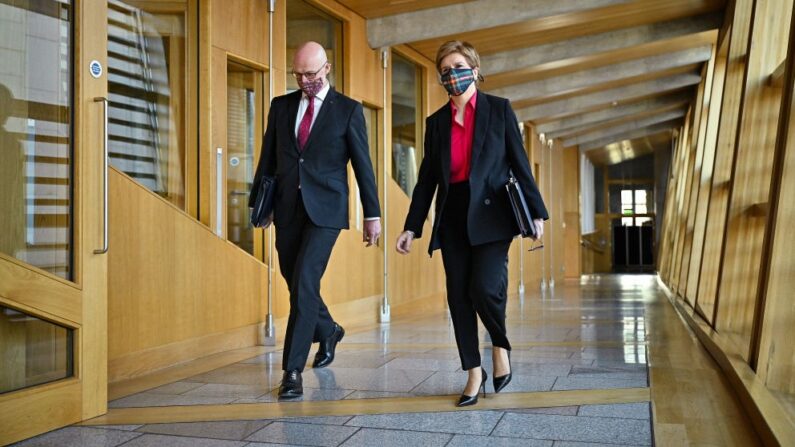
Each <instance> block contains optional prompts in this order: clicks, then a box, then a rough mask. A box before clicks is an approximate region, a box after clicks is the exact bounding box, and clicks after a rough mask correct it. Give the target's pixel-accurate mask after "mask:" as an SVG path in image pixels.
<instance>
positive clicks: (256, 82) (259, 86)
mask: <svg viewBox="0 0 795 447" xmlns="http://www.w3.org/2000/svg"><path fill="white" fill-rule="evenodd" d="M264 78H265V76H264V75H263V73H262V72H261V71H257V70H254V69H251V68H249V67H247V66H245V65H241V64H238V63H235V62H229V63H228V64H227V74H226V83H227V90H226V96H227V103H226V108H227V112H226V121H227V124H226V129H227V134H226V145H227V148H228V149H227V166H226V183H227V185H226V190H227V199H226V220H227V222H226V228H227V239H229V241H230V242H232V243H234V244H235V245H237V246H238V247H240V248H241V249H243V250H245V251H246V252H247V253H250V254H252V255H253V254H254V228H253V227H252V226H251V216H250V210H249V208H248V194H249V191H251V184H252V182H253V181H254V170H255V168H256V166H255V165H254V154H255V149H258V148H259V147H260V146H261V145H262V134H263V126H262V122H263V119H262V116H263V107H262V104H263V98H264V97H265V88H264V87H263V86H264V82H263V80H264Z"/></svg>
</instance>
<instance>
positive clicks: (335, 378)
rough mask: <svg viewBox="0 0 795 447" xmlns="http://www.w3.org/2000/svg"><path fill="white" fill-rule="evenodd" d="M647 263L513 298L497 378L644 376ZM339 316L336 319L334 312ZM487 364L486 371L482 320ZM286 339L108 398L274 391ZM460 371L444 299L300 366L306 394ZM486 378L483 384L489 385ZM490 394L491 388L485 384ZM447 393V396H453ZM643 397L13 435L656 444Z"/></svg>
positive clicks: (133, 442)
mask: <svg viewBox="0 0 795 447" xmlns="http://www.w3.org/2000/svg"><path fill="white" fill-rule="evenodd" d="M657 287H658V286H657V283H656V279H655V277H654V276H652V275H622V276H604V277H600V276H596V277H589V278H584V279H582V280H581V281H579V282H576V281H574V282H567V283H564V284H559V285H558V287H557V288H556V289H555V291H554V292H553V293H549V292H548V293H547V294H542V295H535V296H530V295H528V297H526V298H524V299H520V298H519V297H512V298H511V299H510V301H509V306H508V312H507V313H508V321H507V326H508V334H509V338H510V340H511V343H512V344H513V351H512V356H511V359H512V365H513V372H514V379H513V381H512V382H511V384H510V385H509V386H508V387H507V388H506V389H505V390H504V391H503V392H527V391H552V390H594V389H615V388H638V387H640V388H643V387H648V369H647V352H646V343H645V341H646V338H645V329H646V328H645V318H644V309H645V304H646V303H647V302H648V301H649V300H652V299H655V298H656V297H657V296H658V293H660V292H659V290H657ZM340 323H341V324H343V325H344V324H345V322H344V321H342V322H340ZM481 340H482V341H483V349H482V350H481V351H482V356H483V366H484V368H485V369H486V371H487V372H489V373H491V371H492V367H491V351H490V349H489V345H488V336H487V334H486V333H485V331H483V330H482V328H481ZM281 373H282V371H281V352H274V353H269V354H264V355H262V356H258V357H254V358H251V359H247V360H244V361H242V362H239V363H236V364H233V365H229V366H226V367H222V368H219V369H217V370H214V371H210V372H207V373H204V374H199V375H196V376H193V377H190V378H187V379H184V380H181V381H179V382H175V383H171V384H168V385H165V386H161V387H158V388H155V389H151V390H147V391H145V392H141V393H138V394H134V395H131V396H128V397H124V398H121V399H118V400H115V401H112V402H110V404H109V406H110V407H111V408H126V407H157V406H175V405H205V404H241V403H255V402H257V403H258V402H275V401H276V400H277V399H276V395H275V391H276V388H277V387H278V385H279V381H280V379H281ZM465 382H466V373H465V372H463V371H462V370H461V364H460V362H459V360H458V353H457V350H456V348H455V340H454V336H453V331H452V326H451V325H450V322H449V317H448V315H447V314H446V313H445V312H439V313H437V314H433V315H426V316H423V317H421V318H399V317H395V318H393V321H392V323H391V324H389V325H383V326H376V327H374V328H372V329H369V330H363V331H355V330H349V331H348V334H346V336H345V339H344V340H343V342H342V343H341V344H340V345H339V347H338V353H337V358H336V360H335V362H334V364H333V365H332V366H331V367H329V368H325V369H319V370H314V369H311V368H307V369H306V370H305V372H304V391H305V396H304V398H303V401H304V402H307V401H317V400H343V399H368V398H383V397H414V396H428V395H458V394H460V392H461V390H462V389H463V386H464V384H465ZM487 391H489V392H491V391H492V389H491V385H490V384H489V385H488V386H487ZM488 398H495V399H499V396H495V395H491V394H489V397H487V399H488ZM453 409H454V407H452V400H451V410H453ZM651 426H652V424H651V418H650V407H649V403H639V404H614V405H581V406H571V407H557V408H535V409H514V410H483V411H467V412H457V411H450V412H441V413H439V412H437V413H402V412H400V411H399V409H397V410H396V412H395V414H383V415H347V416H334V417H314V418H292V419H278V420H253V421H233V422H198V423H182V424H154V425H143V426H109V427H101V428H97V427H67V428H65V429H62V430H58V431H55V432H51V433H48V434H45V435H42V436H39V437H36V438H32V439H30V440H27V441H25V442H23V443H21V444H19V445H21V446H26V447H29V446H50V445H52V446H72V445H74V446H119V445H124V446H182V445H185V446H190V447H202V446H244V445H249V446H268V445H279V446H284V445H301V446H374V445H378V446H380V447H386V446H393V445H394V446H401V447H405V446H406V445H410V444H413V445H417V446H467V445H473V446H477V445H488V446H520V445H521V446H536V445H538V446H585V445H591V446H599V445H605V446H607V445H651V443H652V433H651Z"/></svg>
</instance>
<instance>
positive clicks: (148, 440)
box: [124, 435, 247, 447]
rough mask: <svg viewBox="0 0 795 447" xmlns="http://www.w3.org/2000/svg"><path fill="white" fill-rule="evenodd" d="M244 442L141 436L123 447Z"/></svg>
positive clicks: (238, 446)
mask: <svg viewBox="0 0 795 447" xmlns="http://www.w3.org/2000/svg"><path fill="white" fill-rule="evenodd" d="M246 444H247V442H245V441H224V440H221V439H206V438H185V437H182V436H167V435H143V436H141V437H138V438H135V439H133V440H132V441H130V442H128V443H127V444H124V447H164V446H168V447H243V446H245V445H246Z"/></svg>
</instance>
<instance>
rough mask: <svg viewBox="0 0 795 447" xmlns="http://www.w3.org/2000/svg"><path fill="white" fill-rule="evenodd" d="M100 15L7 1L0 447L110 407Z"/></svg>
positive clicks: (0, 54)
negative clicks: (108, 395) (108, 391)
mask: <svg viewBox="0 0 795 447" xmlns="http://www.w3.org/2000/svg"><path fill="white" fill-rule="evenodd" d="M105 14H106V7H105V3H104V2H103V1H96V0H83V1H76V0H38V1H35V2H33V1H23V2H0V31H2V35H3V36H4V37H3V40H2V43H0V59H2V60H3V61H4V62H3V69H2V70H0V191H2V194H0V216H2V218H0V365H1V366H0V444H6V443H11V442H15V441H18V440H20V439H25V438H28V437H30V436H33V435H36V434H39V433H42V432H45V431H49V430H52V429H55V428H58V427H61V426H64V425H68V424H71V423H75V422H78V421H80V420H84V419H87V418H90V417H94V416H97V415H100V414H102V413H104V412H105V411H106V410H107V348H106V346H107V345H106V338H105V336H106V330H107V318H106V312H107V273H106V271H107V269H106V267H107V249H108V247H107V220H106V218H105V216H106V209H107V207H106V204H107V200H106V199H107V196H106V186H107V178H106V176H107V171H106V155H105V147H106V146H105V144H104V142H105V129H106V125H105V123H106V121H105V120H106V117H107V115H106V111H107V108H106V104H107V102H106V100H105V98H106V97H107V84H106V81H105V76H106V73H107V70H106V62H105V61H106V57H105V53H106V44H105V42H106V39H105V28H104V27H103V26H98V25H96V24H102V23H104V18H105ZM83 24H85V27H82V28H81V26H83ZM77 48H80V49H81V50H80V53H77V52H76V49H77Z"/></svg>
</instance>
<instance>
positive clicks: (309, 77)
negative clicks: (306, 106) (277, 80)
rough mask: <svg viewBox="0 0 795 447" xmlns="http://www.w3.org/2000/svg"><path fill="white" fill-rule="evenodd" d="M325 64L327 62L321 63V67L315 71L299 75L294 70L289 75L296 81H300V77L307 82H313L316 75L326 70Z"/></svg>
mask: <svg viewBox="0 0 795 447" xmlns="http://www.w3.org/2000/svg"><path fill="white" fill-rule="evenodd" d="M326 64H328V61H326V62H323V65H321V66H320V68H318V69H317V70H315V71H307V72H304V73H300V72H297V71H295V70H292V71H291V72H290V73H292V75H293V76H294V77H295V79H296V80H298V81H300V80H301V78H302V77H305V78H306V80H307V81H314V80H315V78H316V77H317V74H318V73H320V72H321V71H323V69H324V68H326Z"/></svg>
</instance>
